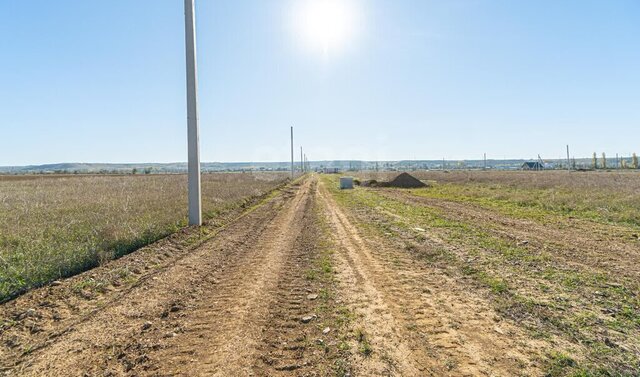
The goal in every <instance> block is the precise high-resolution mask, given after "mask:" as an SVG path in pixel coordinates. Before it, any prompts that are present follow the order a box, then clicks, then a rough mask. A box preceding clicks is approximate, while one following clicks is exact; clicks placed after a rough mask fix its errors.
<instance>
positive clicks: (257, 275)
mask: <svg viewBox="0 0 640 377" xmlns="http://www.w3.org/2000/svg"><path fill="white" fill-rule="evenodd" d="M309 191H310V183H309V181H306V182H305V183H304V184H303V186H302V187H301V188H300V189H299V192H298V194H297V195H296V196H295V197H294V199H293V201H292V202H291V203H290V204H289V205H287V206H285V208H284V209H283V210H282V211H280V213H278V214H277V215H276V217H275V218H274V220H273V221H272V222H271V223H270V224H269V225H268V226H267V228H266V229H265V231H264V232H263V234H262V237H260V239H259V240H258V242H257V243H256V244H255V245H252V248H254V249H255V250H258V251H259V252H257V253H252V255H251V256H250V257H249V258H243V259H242V260H238V261H237V263H230V264H228V265H226V266H225V268H224V270H220V272H218V273H216V274H213V276H212V279H213V281H214V282H215V289H211V290H201V292H200V293H201V294H202V296H201V297H200V303H199V305H197V306H196V307H195V308H193V309H192V310H191V311H190V313H189V320H188V327H189V329H190V330H189V331H188V332H186V333H185V336H183V337H180V338H178V339H176V341H175V342H170V343H169V344H168V348H167V349H166V352H159V353H158V355H157V359H158V361H159V362H160V363H161V365H160V367H159V372H160V374H170V375H185V376H188V375H213V376H230V375H249V374H251V370H252V366H253V360H254V358H255V357H256V348H257V346H258V342H259V340H260V339H261V334H262V330H263V326H264V325H265V322H264V318H266V317H267V315H268V313H269V308H270V307H271V306H272V304H273V302H274V301H275V296H274V295H275V293H276V290H277V283H278V280H279V276H280V273H281V271H282V269H283V268H284V262H285V257H287V254H288V253H290V252H291V250H292V249H293V248H294V242H295V240H296V237H297V235H298V233H299V232H300V230H301V225H302V223H303V222H302V220H303V217H304V214H305V210H306V209H307V204H308V200H309ZM198 288H201V287H198ZM193 360H197V363H193V362H192V361H193Z"/></svg>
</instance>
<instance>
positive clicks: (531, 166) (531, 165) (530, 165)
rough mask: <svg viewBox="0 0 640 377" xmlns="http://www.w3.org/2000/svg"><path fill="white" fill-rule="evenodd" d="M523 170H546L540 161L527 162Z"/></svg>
mask: <svg viewBox="0 0 640 377" xmlns="http://www.w3.org/2000/svg"><path fill="white" fill-rule="evenodd" d="M522 170H544V165H543V164H542V163H541V162H540V161H527V162H525V163H524V164H522Z"/></svg>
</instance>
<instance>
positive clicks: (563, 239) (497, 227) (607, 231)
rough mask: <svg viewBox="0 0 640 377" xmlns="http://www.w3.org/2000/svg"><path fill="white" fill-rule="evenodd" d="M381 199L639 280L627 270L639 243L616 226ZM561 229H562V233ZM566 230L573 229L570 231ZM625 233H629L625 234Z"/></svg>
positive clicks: (402, 195) (638, 258)
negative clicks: (430, 211) (434, 211)
mask: <svg viewBox="0 0 640 377" xmlns="http://www.w3.org/2000/svg"><path fill="white" fill-rule="evenodd" d="M378 192H379V193H381V194H382V195H383V196H385V197H388V198H390V199H392V200H400V201H401V202H402V203H404V204H410V205H416V204H417V205H422V206H427V207H432V208H436V209H438V210H440V211H441V212H442V213H443V214H444V215H445V216H446V217H447V218H449V219H454V220H464V221H469V222H472V223H474V224H476V225H482V226H481V228H483V229H488V230H490V231H491V232H493V233H495V234H497V235H499V236H501V237H502V238H505V239H509V240H512V241H526V245H524V244H523V245H521V247H527V248H529V249H531V250H545V249H549V254H550V255H551V256H552V257H554V258H556V259H560V260H561V261H562V262H563V263H564V264H565V265H567V266H574V267H577V268H581V269H584V268H596V269H600V270H603V271H608V272H610V273H611V276H612V277H615V276H624V277H627V278H630V279H632V280H633V281H638V280H640V270H638V269H636V268H629V266H637V265H638V264H640V244H638V241H634V240H629V241H628V242H622V241H620V236H618V237H617V238H618V239H616V238H615V237H612V236H611V234H618V233H625V232H623V231H616V229H617V227H616V226H615V225H603V224H598V223H595V222H591V221H584V220H579V219H567V221H566V222H564V221H563V222H562V223H561V224H556V223H549V224H541V223H538V222H535V221H532V220H526V219H518V218H514V217H511V216H508V215H503V214H501V213H499V212H498V211H495V210H491V209H485V208H482V207H480V206H478V205H474V204H472V203H458V202H454V201H450V200H445V199H433V198H425V197H420V196H416V195H412V194H411V193H410V192H399V191H397V190H379V191H378ZM560 227H562V228H564V229H561V228H560ZM568 229H573V231H569V230H568ZM627 233H628V232H627Z"/></svg>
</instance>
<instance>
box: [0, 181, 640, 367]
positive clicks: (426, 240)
mask: <svg viewBox="0 0 640 377" xmlns="http://www.w3.org/2000/svg"><path fill="white" fill-rule="evenodd" d="M416 175H418V176H420V177H421V178H423V179H425V180H429V181H430V186H429V187H426V188H421V189H398V188H389V187H387V188H375V187H370V188H367V187H356V189H355V190H340V189H339V188H338V178H339V177H338V176H337V175H316V174H310V175H305V176H304V177H303V178H301V179H299V180H296V181H295V182H293V183H290V184H287V185H284V186H282V187H281V188H280V189H278V190H275V191H273V192H272V193H271V194H270V195H267V196H264V197H262V198H261V199H260V200H256V201H252V205H251V206H248V208H239V209H236V210H234V211H232V213H233V214H234V215H233V216H228V215H220V216H216V217H215V218H216V221H211V222H209V223H208V224H206V225H205V226H203V227H201V228H189V229H188V230H186V231H181V232H178V233H176V234H174V235H172V236H170V237H167V238H164V239H162V240H161V241H159V242H155V243H152V244H151V245H149V246H147V247H143V248H142V249H140V250H137V251H135V252H132V253H129V254H128V255H125V256H123V257H121V258H118V259H117V260H114V261H111V262H109V263H105V264H102V265H99V266H98V267H96V268H93V269H91V270H88V271H86V272H83V273H80V274H78V275H75V276H73V277H70V278H67V279H61V281H59V282H58V283H57V284H50V285H46V286H44V287H40V288H36V289H32V290H30V291H28V292H26V293H24V294H22V295H20V296H19V297H17V298H15V299H13V300H9V301H7V302H5V303H3V304H2V305H0V319H1V321H0V374H2V375H6V376H38V377H40V376H59V375H72V376H83V375H109V376H134V375H136V376H159V375H162V376H165V375H171V376H173V375H175V376H211V375H214V376H235V375H253V376H281V377H294V376H341V377H344V376H347V375H351V376H415V377H422V376H508V377H511V376H549V377H565V376H567V377H592V376H593V377H613V376H615V377H618V376H637V375H638V370H640V270H638V268H637V266H638V265H640V240H639V239H638V228H639V227H638V223H637V219H638V214H639V210H638V205H639V204H638V192H637V190H636V188H637V187H638V177H640V176H639V175H637V174H631V173H624V174H618V173H571V174H569V173H567V172H543V173H522V172H512V173H506V172H455V173H440V172H438V173H434V172H416ZM357 176H358V177H359V178H366V174H365V173H361V174H360V173H359V174H358V175H357ZM257 177H261V176H256V177H252V176H249V175H247V176H241V175H232V176H227V175H219V176H218V175H215V176H207V177H206V180H207V183H206V184H205V187H207V185H208V187H209V188H208V189H207V190H208V191H207V192H208V193H207V196H208V199H207V201H208V204H206V206H205V207H206V208H207V209H208V211H209V214H210V216H215V214H216V213H218V211H221V208H224V207H225V206H228V205H230V204H228V203H234V202H236V201H237V200H242V199H241V198H244V197H248V196H251V195H259V194H260V193H263V192H267V191H269V190H270V189H271V188H272V187H274V185H277V183H278V182H279V180H277V179H276V180H266V181H264V182H263V181H258V180H257ZM378 178H380V177H378ZM64 179H66V178H64ZM69 179H71V178H69ZM73 179H86V180H87V182H92V183H94V185H93V186H95V188H93V189H92V190H90V191H91V193H90V194H89V193H86V192H85V194H84V195H85V196H86V197H89V198H95V197H104V199H103V200H100V201H98V202H97V203H96V204H93V205H89V204H88V203H83V205H82V206H81V205H80V204H75V205H74V206H72V205H71V204H73V203H76V202H75V201H74V200H72V198H73V197H74V195H73V194H74V189H73V188H72V187H77V185H70V184H69V182H67V183H64V181H59V182H58V181H55V180H51V181H46V180H41V181H37V182H36V183H30V182H19V184H20V185H23V188H22V190H21V191H20V192H21V193H30V197H31V198H39V200H40V203H43V202H44V201H45V200H48V201H49V204H48V206H46V207H42V206H44V204H41V206H40V207H39V206H37V205H35V204H36V203H38V201H34V203H33V204H30V205H27V204H24V207H20V206H18V205H16V204H15V201H14V202H12V203H13V204H12V206H11V207H10V208H23V213H22V217H21V216H16V215H15V214H14V217H13V219H14V223H17V221H22V222H21V223H19V224H21V227H16V226H15V225H13V228H10V229H12V230H13V231H14V232H16V233H17V234H26V233H25V229H29V230H30V231H31V232H33V234H37V235H38V237H39V238H34V239H35V240H40V241H39V242H40V244H41V245H43V250H45V253H44V254H43V255H45V256H48V258H52V259H45V261H46V262H48V263H50V266H59V265H60V264H61V263H62V262H64V261H65V259H64V258H62V257H60V258H59V259H55V258H56V256H57V255H58V254H59V253H60V251H59V250H60V249H59V248H56V247H54V246H49V247H48V248H47V245H49V244H48V243H47V242H46V240H47V239H46V236H47V235H50V236H51V238H49V239H48V240H50V242H52V243H54V244H55V242H57V241H56V240H57V239H63V240H66V241H67V242H66V245H76V246H78V247H79V249H78V250H80V251H79V252H78V251H77V253H78V255H81V256H82V258H86V259H82V263H85V262H86V261H89V262H86V263H89V264H88V266H91V264H90V262H91V261H93V262H92V263H94V264H96V265H97V264H99V262H100V258H101V257H100V255H101V254H100V253H98V254H92V253H90V252H87V251H86V250H103V251H102V253H104V250H119V249H118V248H117V247H114V246H113V245H114V243H104V244H100V243H99V242H100V241H101V240H104V239H111V240H118V239H125V240H130V241H131V240H133V241H135V240H140V239H142V240H145V242H146V241H147V239H146V238H145V237H146V234H147V233H145V232H144V230H143V229H145V228H147V229H148V228H150V227H151V225H152V224H159V223H163V222H164V224H165V226H164V227H162V226H160V225H156V226H157V228H153V227H151V229H157V230H156V231H157V232H158V233H156V234H158V235H160V234H165V232H169V231H171V229H172V228H173V229H177V228H178V227H179V226H180V225H182V223H181V222H180V221H183V217H184V215H185V214H184V212H183V211H184V209H183V208H184V204H185V203H184V199H178V200H177V201H176V202H175V203H173V202H170V200H169V199H170V198H176V197H178V198H183V197H184V191H183V187H184V181H183V180H184V178H183V177H160V176H158V177H135V178H134V177H122V178H113V177H110V178H106V177H91V178H73ZM174 180H175V181H174ZM107 182H108V183H107ZM15 184H16V182H10V183H8V184H7V186H6V187H14V186H13V185H15ZM32 184H34V185H35V186H36V188H34V187H32V186H31V185H32ZM39 185H40V186H39ZM47 185H53V187H58V192H59V193H58V196H57V198H65V199H64V200H62V199H59V201H57V202H56V201H55V200H53V199H51V198H45V197H44V196H38V195H36V194H35V193H42V192H43V191H46V190H45V189H44V188H46V187H47ZM119 185H120V186H122V187H124V189H123V188H120V189H117V188H118V187H119ZM60 186H62V187H64V189H61V188H60ZM29 187H31V191H29V190H27V188H29ZM37 187H39V188H37ZM43 187H44V188H43ZM132 187H136V188H137V189H136V190H133V189H132ZM154 187H155V191H153V190H154ZM216 187H217V189H216ZM223 187H226V190H227V191H225V189H224V188H223ZM234 187H235V188H234ZM60 190H62V192H65V193H66V194H65V195H62V194H60ZM67 190H69V192H67ZM147 190H152V192H154V195H155V197H156V199H155V200H152V201H149V202H146V201H145V200H146V197H147V195H148V194H145V192H146V191H147ZM242 190H246V191H242ZM131 191H134V192H136V193H137V194H136V195H135V196H132V195H131V194H128V195H127V194H123V193H122V192H131ZM2 192H3V193H4V192H6V191H4V190H3V191H2ZM24 195H26V194H24ZM41 195H44V194H41ZM113 195H115V197H114V196H113ZM214 195H215V196H214ZM222 195H224V196H222ZM19 197H21V196H20V195H18V194H17V193H14V194H13V195H9V196H6V198H5V199H4V201H5V203H6V202H8V200H9V199H7V198H19ZM213 197H215V198H217V200H216V201H213V200H212V199H211V198H213ZM125 198H131V199H130V201H129V202H127V201H126V200H124V199H125ZM13 200H15V199H13ZM160 201H162V202H163V203H165V205H164V206H158V202H160ZM56 203H57V204H56ZM116 203H117V204H116ZM127 203H128V204H127ZM135 203H138V205H137V206H136V205H135ZM212 203H213V204H212ZM56 205H57V207H56ZM3 208H4V210H5V211H6V208H9V207H7V206H5V207H3ZM26 208H29V209H30V211H31V212H27V211H26ZM51 208H57V211H53V212H52V211H51ZM64 209H67V212H65V211H63V210H64ZM47 210H48V212H47ZM14 212H16V211H15V210H14ZM121 212H123V213H124V214H123V213H121ZM78 214H83V216H78ZM101 214H102V215H101ZM104 214H108V216H107V219H104V218H102V217H104ZM27 215H31V216H34V220H32V221H31V222H29V221H28V219H29V218H28V216H27ZM36 215H37V216H36ZM54 215H55V216H54ZM125 215H126V216H125ZM47 216H51V219H47ZM76 218H77V219H79V221H82V222H81V223H80V224H78V225H77V228H74V226H76V223H73V222H71V223H69V227H65V224H67V222H69V221H70V220H69V219H76ZM159 220H162V221H159ZM49 221H51V223H52V224H54V225H55V226H54V225H49ZM114 224H117V226H114ZM3 226H4V227H5V228H3V233H2V234H3V235H5V234H7V235H10V234H11V233H6V231H5V230H4V229H7V228H6V227H8V224H3ZM40 228H44V229H47V231H42V232H41V233H38V232H36V229H40ZM94 228H95V229H97V230H96V232H95V233H96V234H92V233H91V232H88V231H89V230H92V229H94ZM74 229H75V230H74ZM105 229H109V231H108V232H107V231H106V230H105ZM200 233H202V234H205V235H206V236H205V237H202V238H198V239H197V241H196V242H191V241H190V237H192V236H193V235H194V234H200ZM87 234H92V235H91V236H87ZM136 235H137V236H136ZM19 240H22V241H20V242H24V245H31V244H30V243H28V242H27V241H29V240H30V239H29V238H28V237H26V236H23V237H22V238H20V239H19ZM79 241H82V242H79ZM14 242H15V241H14ZM20 242H15V244H16V245H22V244H21V243H20ZM103 242H104V241H103ZM140 242H141V243H142V241H140ZM7 244H9V243H8V242H6V241H5V243H4V244H3V245H5V246H4V247H5V250H7V249H6V245H7ZM36 244H37V243H34V244H33V245H36ZM131 244H132V243H129V245H131ZM133 244H135V242H133ZM115 245H117V244H115ZM91 247H95V248H96V249H90V248H91ZM27 249H28V250H36V249H35V248H33V247H32V248H27ZM12 250H15V247H14V249H12ZM122 250H123V251H122V252H124V251H126V250H127V248H126V247H124V248H123V249H122ZM5 253H6V252H5ZM33 254H34V253H33V252H32V253H31V254H26V255H29V256H30V258H31V259H32V260H34V259H35V260H37V258H36V256H37V254H36V255H35V256H34V255H33ZM63 255H65V256H66V258H68V260H74V259H75V258H76V257H75V254H73V251H69V252H68V253H66V254H63ZM110 257H112V255H107V259H108V258H110ZM17 260H19V259H17ZM17 265H19V266H21V264H17ZM22 265H25V266H27V267H29V266H30V264H28V263H23V264H22ZM83 267H86V266H83ZM33 270H35V271H37V270H38V269H37V268H33ZM28 271H32V270H28ZM13 276H18V275H13Z"/></svg>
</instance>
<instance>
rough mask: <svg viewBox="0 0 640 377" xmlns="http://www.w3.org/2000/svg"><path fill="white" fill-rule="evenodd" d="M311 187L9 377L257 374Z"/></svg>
mask: <svg viewBox="0 0 640 377" xmlns="http://www.w3.org/2000/svg"><path fill="white" fill-rule="evenodd" d="M309 190H310V186H309V183H308V182H305V183H303V185H302V186H301V187H300V188H299V189H298V190H297V192H296V193H291V192H290V193H288V194H287V193H285V194H284V195H281V196H280V197H278V198H276V199H274V200H272V201H271V203H270V204H269V205H265V206H263V207H261V208H258V209H256V210H255V211H253V212H252V213H250V214H248V215H247V216H245V217H244V218H243V219H242V220H241V221H238V222H236V223H233V224H231V225H230V226H229V227H228V228H227V229H225V230H223V231H222V232H221V233H220V234H219V235H218V236H216V237H215V238H214V239H213V240H211V241H209V242H207V243H205V244H204V245H202V246H201V247H199V248H198V249H197V250H195V251H194V252H193V253H192V254H190V255H188V256H187V257H185V258H183V259H181V260H179V261H177V262H176V263H175V265H173V266H171V267H169V268H167V269H166V270H164V271H162V272H161V273H159V274H157V276H154V277H153V278H151V279H149V280H148V281H145V282H143V283H142V284H141V285H140V286H137V287H135V288H133V289H132V290H131V291H130V292H128V294H127V295H126V296H125V297H122V298H121V299H120V300H119V301H118V302H115V303H110V304H109V306H108V307H106V308H104V309H102V310H100V311H99V312H97V313H95V314H94V315H92V316H91V317H90V318H88V319H86V320H85V321H84V322H81V323H78V324H77V325H75V326H73V327H72V328H70V329H69V330H68V331H67V332H66V333H64V334H62V335H60V336H59V337H57V338H55V339H54V340H52V341H51V343H49V344H47V345H46V346H44V347H43V348H42V349H39V350H35V351H34V352H31V353H28V354H25V355H24V356H23V357H22V358H21V359H20V360H19V361H17V363H16V364H15V365H14V367H12V368H10V369H9V370H7V371H6V372H5V374H6V375H20V376H57V375H68V376H74V375H85V374H86V375H112V376H115V375H133V374H137V375H140V374H143V375H158V374H171V373H168V372H164V371H165V370H166V369H170V368H171V367H172V366H175V365H179V364H180V363H183V362H185V361H186V363H187V365H188V368H186V367H185V368H183V369H181V370H180V373H182V374H184V375H199V374H205V375H206V374H209V375H211V374H218V375H233V374H235V373H237V371H239V370H249V369H250V367H251V362H250V361H249V358H250V357H251V356H252V354H253V352H254V348H255V344H256V342H257V340H259V339H260V335H261V334H260V332H261V323H262V321H263V319H262V318H263V317H264V316H265V312H266V311H267V308H268V307H269V304H270V303H271V301H272V293H273V292H274V289H273V288H274V286H275V284H276V282H277V279H278V274H279V272H280V269H281V268H282V265H283V263H282V262H283V260H284V258H285V256H286V254H287V253H288V252H290V249H291V245H292V242H293V240H294V239H295V235H296V234H297V233H298V232H299V227H300V226H301V225H300V224H301V221H300V220H301V218H302V216H303V214H304V211H305V207H306V206H305V203H306V202H307V200H308V196H309ZM252 347H253V348H252ZM182 365H183V367H184V364H182ZM211 371H214V373H211ZM229 371H231V372H232V373H231V374H230V373H227V372H229Z"/></svg>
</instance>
